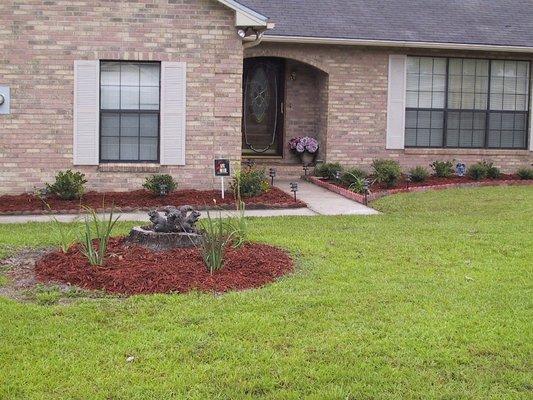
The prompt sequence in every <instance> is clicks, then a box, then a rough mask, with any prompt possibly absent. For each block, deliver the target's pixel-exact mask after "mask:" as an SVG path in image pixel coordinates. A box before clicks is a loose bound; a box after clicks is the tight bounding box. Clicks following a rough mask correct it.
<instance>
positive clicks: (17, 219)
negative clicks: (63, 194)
mask: <svg viewBox="0 0 533 400" xmlns="http://www.w3.org/2000/svg"><path fill="white" fill-rule="evenodd" d="M210 213H211V216H212V217H215V216H216V217H218V215H219V214H218V211H210ZM98 215H99V216H101V217H103V216H107V217H109V214H105V213H101V214H98ZM115 215H119V213H117V214H115ZM220 215H221V216H222V217H224V218H226V217H230V216H236V215H237V213H236V211H228V210H223V211H221V212H220ZM291 215H295V216H313V215H317V214H316V213H315V212H314V211H312V210H310V209H309V208H284V209H279V210H247V211H246V216H247V217H280V216H291ZM83 216H84V215H83V214H82V215H80V214H54V217H55V218H57V220H58V221H60V222H72V221H74V220H76V219H78V220H79V221H83ZM206 217H207V214H206V212H205V211H202V216H201V218H206ZM50 221H51V217H50V216H49V215H0V224H20V223H25V222H50ZM120 221H148V216H147V215H146V212H143V211H138V212H125V213H120Z"/></svg>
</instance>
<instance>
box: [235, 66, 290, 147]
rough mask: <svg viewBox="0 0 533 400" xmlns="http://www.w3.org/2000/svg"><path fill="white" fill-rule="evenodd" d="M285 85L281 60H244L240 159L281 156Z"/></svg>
mask: <svg viewBox="0 0 533 400" xmlns="http://www.w3.org/2000/svg"><path fill="white" fill-rule="evenodd" d="M284 83H285V82H284V63H283V60H281V59H278V58H250V59H245V60H244V76H243V118H242V153H243V155H245V156H267V157H268V156H271V157H272V156H281V155H282V152H283V104H284V100H285V99H284Z"/></svg>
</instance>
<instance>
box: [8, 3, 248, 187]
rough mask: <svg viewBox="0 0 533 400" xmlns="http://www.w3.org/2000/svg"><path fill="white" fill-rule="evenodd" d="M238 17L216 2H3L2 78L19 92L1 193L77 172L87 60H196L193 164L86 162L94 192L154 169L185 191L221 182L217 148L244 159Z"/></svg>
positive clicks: (137, 180) (190, 110)
mask: <svg viewBox="0 0 533 400" xmlns="http://www.w3.org/2000/svg"><path fill="white" fill-rule="evenodd" d="M234 20H235V17H234V12H233V11H232V10H229V9H227V8H226V7H224V6H222V5H220V4H219V3H217V2H216V1H213V0H197V1H182V0H137V1H135V0H129V1H119V0H106V1H104V0H98V1H97V0H79V1H76V2H65V1H55V0H47V1H42V0H27V1H24V2H22V1H13V0H2V1H0V84H1V85H7V86H10V87H11V94H12V101H11V115H7V116H5V115H0V193H17V192H22V191H27V190H31V189H32V188H33V186H40V185H42V184H43V183H44V182H46V181H50V180H51V179H52V178H53V176H54V175H55V173H56V172H57V171H58V170H62V169H66V168H72V126H73V121H72V106H73V62H74V60H77V59H117V60H160V61H185V62H187V133H186V134H187V141H186V163H187V165H186V166H184V167H158V166H154V167H152V168H151V169H147V168H146V167H143V168H140V169H139V170H137V172H135V171H136V169H135V168H134V167H132V166H127V170H128V172H104V171H99V169H98V167H96V166H95V167H80V168H77V169H79V170H82V171H83V172H85V173H86V175H87V177H88V180H89V183H88V186H89V187H90V188H98V189H99V190H105V189H108V190H123V189H131V188H139V187H140V184H141V183H142V182H143V180H144V177H145V176H146V175H147V174H148V172H149V171H159V172H162V173H170V174H172V175H173V176H174V177H175V178H176V179H177V180H178V182H179V184H180V185H181V187H212V186H213V185H214V184H215V182H214V179H213V177H212V173H211V171H212V162H213V161H212V160H213V154H214V153H221V154H223V155H225V156H228V157H230V158H231V159H232V160H234V161H237V160H239V159H240V153H241V133H240V118H241V79H242V59H243V54H242V44H241V41H240V39H238V38H237V35H236V34H235V28H234ZM102 169H105V170H110V169H114V170H117V169H119V170H120V169H121V168H110V167H108V166H105V167H103V168H102ZM122 169H124V168H122Z"/></svg>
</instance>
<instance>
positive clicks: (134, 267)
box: [35, 238, 293, 295]
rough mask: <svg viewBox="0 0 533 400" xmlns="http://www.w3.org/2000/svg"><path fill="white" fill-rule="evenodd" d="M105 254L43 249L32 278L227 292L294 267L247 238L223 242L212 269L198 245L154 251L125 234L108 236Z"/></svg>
mask: <svg viewBox="0 0 533 400" xmlns="http://www.w3.org/2000/svg"><path fill="white" fill-rule="evenodd" d="M107 254H108V257H107V259H106V263H105V266H104V267H94V266H91V265H90V264H89V263H88V261H87V259H86V258H85V257H84V256H83V254H82V253H81V252H80V248H79V246H77V245H75V246H72V247H71V248H70V249H69V251H68V252H67V253H63V252H61V251H54V252H51V253H48V254H46V255H45V256H44V257H42V258H41V259H40V260H38V261H37V263H36V265H35V272H36V275H37V279H38V280H39V281H41V282H49V281H53V282H63V283H68V284H71V285H75V286H78V287H81V288H85V289H95V290H104V291H106V292H111V293H123V294H128V295H132V294H148V293H171V292H180V293H184V292H188V291H190V290H199V291H205V292H227V291H229V290H243V289H250V288H255V287H260V286H263V285H265V284H267V283H269V282H272V281H274V280H275V279H276V278H278V277H280V276H282V275H284V274H286V273H288V272H290V271H292V269H293V261H292V259H291V257H290V256H289V255H288V254H287V253H286V252H284V251H283V250H281V249H279V248H277V247H273V246H269V245H266V244H260V243H248V244H245V245H243V246H242V247H240V248H238V249H234V248H233V247H231V246H228V248H227V249H226V252H225V256H224V267H223V268H222V269H221V270H219V271H216V272H214V273H213V274H210V273H209V272H208V271H207V268H206V266H205V264H204V261H203V258H202V255H201V253H200V250H199V249H197V248H186V249H173V250H167V251H159V252H156V251H152V250H149V249H146V248H144V247H141V246H128V245H127V244H125V242H124V238H112V239H110V241H109V245H108V253H107Z"/></svg>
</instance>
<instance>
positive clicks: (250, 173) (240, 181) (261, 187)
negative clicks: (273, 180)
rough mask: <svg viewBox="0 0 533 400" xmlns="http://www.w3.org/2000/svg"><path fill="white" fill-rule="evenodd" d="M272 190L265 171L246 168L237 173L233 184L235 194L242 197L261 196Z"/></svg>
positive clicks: (232, 188)
mask: <svg viewBox="0 0 533 400" xmlns="http://www.w3.org/2000/svg"><path fill="white" fill-rule="evenodd" d="M269 189H270V184H269V183H268V179H267V178H266V176H265V170H264V169H257V168H253V167H250V168H246V169H243V170H240V171H237V172H236V173H235V175H234V176H233V181H232V182H231V190H233V193H234V194H236V195H237V193H238V196H241V197H253V196H259V195H260V194H263V193H265V192H267V191H268V190H269Z"/></svg>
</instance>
